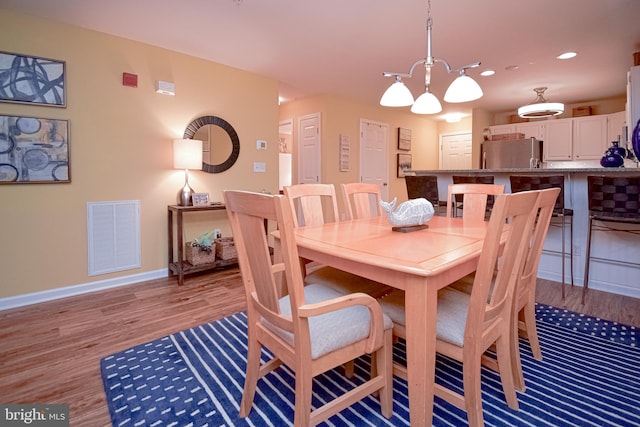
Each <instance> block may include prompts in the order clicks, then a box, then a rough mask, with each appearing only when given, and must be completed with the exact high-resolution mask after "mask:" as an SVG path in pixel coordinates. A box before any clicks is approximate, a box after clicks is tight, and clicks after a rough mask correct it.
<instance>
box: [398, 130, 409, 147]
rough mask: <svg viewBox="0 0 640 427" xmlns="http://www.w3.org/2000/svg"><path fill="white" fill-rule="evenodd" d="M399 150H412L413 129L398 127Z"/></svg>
mask: <svg viewBox="0 0 640 427" xmlns="http://www.w3.org/2000/svg"><path fill="white" fill-rule="evenodd" d="M398 150H402V151H410V150H411V129H404V128H398Z"/></svg>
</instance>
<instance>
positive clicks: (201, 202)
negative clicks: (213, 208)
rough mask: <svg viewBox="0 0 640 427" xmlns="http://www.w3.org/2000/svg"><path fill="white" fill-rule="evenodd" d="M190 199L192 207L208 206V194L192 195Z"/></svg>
mask: <svg viewBox="0 0 640 427" xmlns="http://www.w3.org/2000/svg"><path fill="white" fill-rule="evenodd" d="M191 198H192V200H193V206H206V205H208V204H209V193H193V195H192V196H191Z"/></svg>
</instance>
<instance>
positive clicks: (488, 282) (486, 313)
mask: <svg viewBox="0 0 640 427" xmlns="http://www.w3.org/2000/svg"><path fill="white" fill-rule="evenodd" d="M539 198H540V192H539V191H527V192H522V193H513V194H502V195H497V196H496V201H495V204H494V206H493V211H492V213H491V218H490V220H489V224H488V227H487V234H486V238H485V241H484V244H483V247H482V253H481V255H480V259H479V261H478V268H477V270H476V274H475V278H474V281H473V288H472V291H471V302H470V307H469V312H468V317H467V323H466V328H465V342H473V340H475V339H478V337H477V336H478V334H482V333H487V330H488V329H491V327H490V325H491V322H492V321H493V320H495V319H502V320H504V319H508V318H510V316H511V309H512V306H513V303H514V292H515V287H516V284H517V282H518V279H519V277H520V276H521V274H522V270H523V267H524V261H525V257H526V253H527V251H528V249H529V244H530V241H531V230H532V228H533V222H534V221H535V218H536V214H537V211H538V203H539ZM502 241H504V248H503V249H502V250H501V244H502ZM498 257H500V268H499V269H498V272H497V274H496V275H495V280H494V270H495V266H496V265H497V261H498ZM487 328H488V329H487ZM467 339H469V340H470V341H467Z"/></svg>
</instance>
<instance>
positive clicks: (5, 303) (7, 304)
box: [0, 268, 168, 310]
mask: <svg viewBox="0 0 640 427" xmlns="http://www.w3.org/2000/svg"><path fill="white" fill-rule="evenodd" d="M167 274H168V270H167V269H166V268H163V269H161V270H155V271H148V272H145V273H139V274H132V275H129V276H122V277H116V278H113V279H106V280H99V281H97V282H90V283H84V284H79V285H72V286H66V287H64V288H57V289H49V290H46V291H40V292H33V293H29V294H24V295H16V296H12V297H6V298H0V310H8V309H10V308H16V307H23V306H25V305H31V304H37V303H41V302H46V301H52V300H56V299H60V298H66V297H71V296H75V295H81V294H87V293H90V292H95V291H100V290H103V289H110V288H117V287H119V286H126V285H132V284H135V283H140V282H145V281H147V280H155V279H160V278H162V277H167Z"/></svg>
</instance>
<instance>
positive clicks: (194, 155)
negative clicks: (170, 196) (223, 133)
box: [173, 139, 202, 206]
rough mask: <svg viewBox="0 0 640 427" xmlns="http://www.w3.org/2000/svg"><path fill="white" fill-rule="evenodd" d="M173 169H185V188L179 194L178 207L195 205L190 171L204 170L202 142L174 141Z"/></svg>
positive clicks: (194, 140)
mask: <svg viewBox="0 0 640 427" xmlns="http://www.w3.org/2000/svg"><path fill="white" fill-rule="evenodd" d="M173 167H174V168H176V169H184V187H182V189H181V190H180V191H179V192H178V205H180V206H190V205H192V204H193V201H192V196H193V193H194V191H193V189H192V188H191V187H190V186H189V169H198V170H202V141H199V140H197V139H174V140H173Z"/></svg>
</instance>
